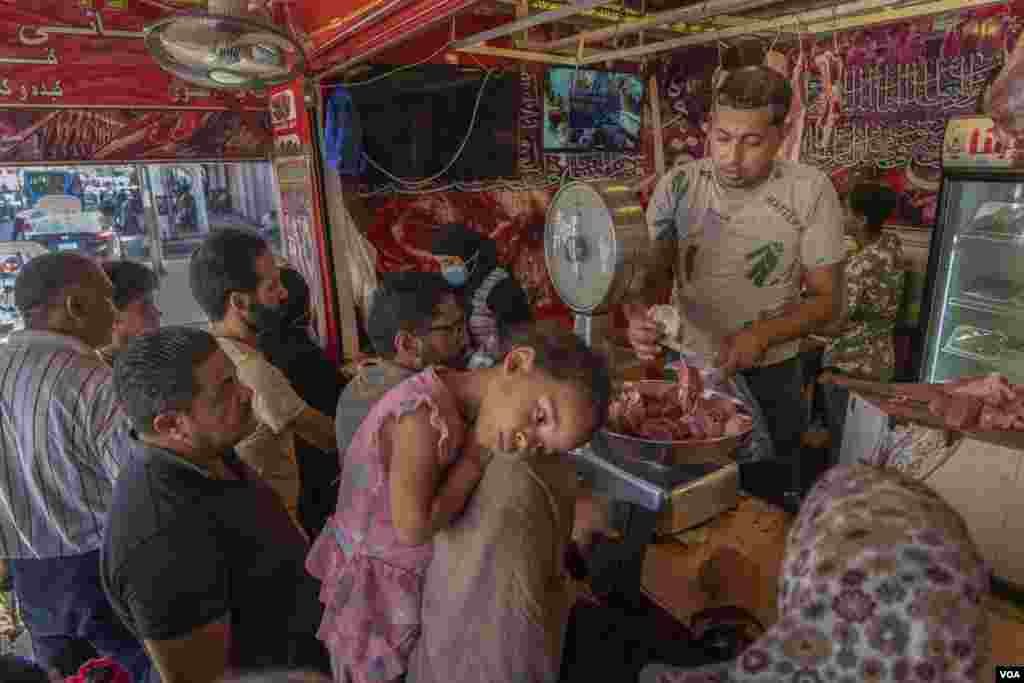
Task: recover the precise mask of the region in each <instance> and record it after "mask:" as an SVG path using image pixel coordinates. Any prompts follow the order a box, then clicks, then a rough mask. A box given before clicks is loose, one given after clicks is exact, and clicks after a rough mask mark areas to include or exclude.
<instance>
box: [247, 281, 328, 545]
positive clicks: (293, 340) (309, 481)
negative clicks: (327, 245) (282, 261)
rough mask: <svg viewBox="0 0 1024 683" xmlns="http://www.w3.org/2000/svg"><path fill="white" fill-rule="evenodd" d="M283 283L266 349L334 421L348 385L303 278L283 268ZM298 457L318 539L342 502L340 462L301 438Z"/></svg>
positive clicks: (303, 504) (306, 523)
mask: <svg viewBox="0 0 1024 683" xmlns="http://www.w3.org/2000/svg"><path fill="white" fill-rule="evenodd" d="M281 283H282V284H283V285H284V288H285V289H287V290H288V301H287V302H286V303H285V305H284V307H283V309H282V310H283V315H282V316H281V327H280V328H279V329H278V330H273V331H269V332H265V333H262V334H260V342H259V343H260V351H262V352H263V353H264V354H266V357H267V360H269V361H270V362H271V363H273V365H274V367H277V368H280V369H281V372H283V373H284V374H285V376H286V377H287V378H288V382H289V383H290V384H291V385H292V388H294V389H295V391H296V392H297V393H298V394H299V396H301V397H302V400H304V401H305V402H306V403H308V404H309V405H310V406H312V407H313V408H315V409H316V410H319V411H320V412H321V413H323V414H324V415H327V416H328V417H331V418H333V417H334V411H335V409H336V408H337V405H338V398H339V397H340V396H341V390H342V389H343V388H344V387H345V381H344V379H343V377H342V374H341V373H340V372H339V371H338V367H337V365H336V364H335V363H334V361H333V360H331V359H330V358H328V357H327V354H326V353H324V350H323V349H322V348H321V347H320V345H319V344H317V342H316V339H315V337H314V333H313V332H312V331H311V330H314V329H316V322H315V319H314V314H313V304H312V301H311V300H310V291H309V286H308V285H307V284H306V280H305V279H304V278H303V277H302V274H301V273H299V271H297V270H295V269H294V268H290V267H284V268H282V269H281ZM295 456H296V460H297V461H298V464H299V479H300V480H301V482H300V483H301V490H300V491H299V521H300V522H302V526H303V528H305V530H306V533H308V534H309V536H310V538H315V537H316V536H318V535H319V534H320V530H321V529H323V527H324V524H326V522H327V518H328V517H329V516H330V515H331V513H332V512H334V506H335V503H336V502H337V498H338V475H339V474H340V472H339V470H338V461H337V459H336V458H330V457H327V458H325V457H324V454H323V453H322V452H321V451H320V449H319V448H316V447H315V446H311V445H310V444H308V443H306V441H305V439H303V438H302V437H301V436H299V437H298V438H296V444H295Z"/></svg>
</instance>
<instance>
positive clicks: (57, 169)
mask: <svg viewBox="0 0 1024 683" xmlns="http://www.w3.org/2000/svg"><path fill="white" fill-rule="evenodd" d="M279 215H280V211H279V209H278V194H277V190H276V187H275V184H274V178H273V170H272V168H271V165H270V163H269V162H243V163H186V164H131V165H122V166H95V165H81V166H47V167H8V168H0V334H2V333H3V332H4V331H9V330H10V329H11V328H16V327H17V326H18V325H19V323H18V320H17V314H16V312H15V310H14V306H13V303H14V302H13V296H12V293H13V286H14V279H15V278H16V277H17V272H18V270H20V263H21V262H23V261H25V260H28V258H31V257H32V256H34V255H35V254H37V253H40V251H44V250H61V251H65V250H72V251H76V252H81V253H84V254H86V255H88V256H92V257H96V258H100V259H116V258H130V259H134V260H138V261H141V262H144V263H147V264H148V265H150V266H152V267H153V268H154V269H155V270H157V271H158V272H159V273H160V274H161V276H162V277H161V289H160V295H159V305H160V308H161V310H162V311H163V313H164V317H163V323H164V324H165V325H183V324H186V325H202V324H204V323H205V322H206V321H205V317H204V315H203V313H202V312H201V311H200V310H199V307H198V306H197V305H196V303H195V300H194V299H193V298H192V293H191V291H190V288H189V284H188V258H189V256H190V255H191V254H192V251H193V250H194V249H195V248H196V246H198V245H199V243H200V242H201V241H202V239H203V238H204V236H205V235H207V234H209V233H210V232H212V231H214V230H218V229H222V228H225V227H241V228H246V229H250V230H254V231H256V232H259V233H260V234H262V235H263V236H264V237H266V238H267V239H268V241H270V243H271V245H272V246H273V248H274V250H275V251H277V252H278V253H280V249H281V246H280V245H281V230H280V225H279V223H278V216H279Z"/></svg>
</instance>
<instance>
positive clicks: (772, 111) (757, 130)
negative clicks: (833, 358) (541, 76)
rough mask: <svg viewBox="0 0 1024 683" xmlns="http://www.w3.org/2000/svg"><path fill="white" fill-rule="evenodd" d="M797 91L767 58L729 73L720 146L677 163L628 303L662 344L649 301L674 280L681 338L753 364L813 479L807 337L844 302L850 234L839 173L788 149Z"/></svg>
mask: <svg viewBox="0 0 1024 683" xmlns="http://www.w3.org/2000/svg"><path fill="white" fill-rule="evenodd" d="M791 97H792V90H791V88H790V86H789V83H788V82H786V80H785V79H784V78H783V77H782V76H781V75H779V74H778V73H777V72H775V71H773V70H771V69H769V68H766V67H762V66H755V67H747V68H743V69H738V70H736V71H733V72H730V73H729V74H728V75H727V76H726V78H725V79H724V81H723V82H722V84H721V86H719V88H718V89H717V90H716V92H715V95H714V108H713V111H712V115H711V122H710V123H711V126H710V130H709V142H710V154H709V156H708V157H707V158H705V159H700V160H698V161H694V162H692V163H689V164H684V165H682V166H679V167H677V168H674V169H673V170H672V171H670V172H669V173H668V174H666V175H665V176H664V177H663V178H662V179H661V180H660V181H659V182H658V185H657V187H656V189H655V191H654V193H653V195H652V197H651V201H650V204H649V206H648V209H647V222H648V228H649V231H650V237H651V249H650V259H649V263H648V264H647V266H648V267H647V269H646V272H645V275H644V277H643V278H641V283H640V286H639V287H638V288H637V290H636V291H635V293H634V297H633V300H632V303H631V304H630V305H629V306H627V309H626V313H627V317H628V318H629V338H630V342H631V343H632V345H633V347H634V348H635V349H636V351H637V352H638V353H639V354H640V355H641V356H648V357H649V356H653V355H655V354H656V353H657V352H658V350H659V346H658V341H657V340H658V329H657V327H656V326H655V324H654V323H653V321H652V319H651V318H650V316H649V315H648V311H649V307H650V305H651V304H653V303H655V298H656V296H657V294H658V291H659V290H660V289H663V288H664V286H665V285H666V284H667V283H669V282H671V283H672V301H673V303H674V304H675V306H676V307H677V309H678V311H679V313H680V318H681V323H682V325H681V331H680V339H679V341H680V343H681V345H682V347H683V348H684V349H686V350H687V351H690V352H693V353H695V354H697V355H698V356H701V357H703V358H704V360H705V361H706V362H707V363H708V364H714V365H716V366H717V367H719V368H721V369H722V370H723V371H725V372H726V373H727V374H728V373H733V372H738V373H740V374H741V375H742V376H743V378H744V379H745V380H746V382H747V384H748V385H749V387H750V389H751V392H752V393H753V394H754V396H755V397H756V398H757V400H758V402H759V403H760V407H761V409H762V411H763V413H764V416H765V421H766V423H767V427H768V430H769V432H770V433H771V435H772V442H773V446H774V451H775V455H776V458H777V459H778V460H779V461H781V462H783V463H787V465H788V466H789V467H790V469H791V470H792V471H793V473H794V474H793V478H792V483H791V490H793V491H798V490H801V489H803V488H805V487H806V486H807V484H808V482H803V481H801V480H800V474H799V472H797V467H796V465H797V463H798V459H799V451H800V436H801V434H802V432H803V429H804V422H805V421H806V411H805V409H804V405H803V403H804V401H803V397H802V392H801V389H802V377H801V374H802V373H801V370H800V361H799V358H798V356H797V353H798V348H799V340H800V339H801V338H802V337H804V336H806V335H807V334H809V333H811V332H814V331H816V330H818V329H820V328H821V327H824V326H826V325H827V324H828V323H829V322H831V321H832V320H834V319H835V318H837V317H838V315H839V313H840V311H841V298H842V295H841V291H842V288H841V278H842V269H841V262H842V260H843V258H844V246H843V228H842V224H843V223H842V219H843V211H842V207H841V205H840V203H839V199H838V197H837V195H836V192H835V189H834V188H833V187H832V184H831V182H830V181H829V179H828V178H827V177H826V176H825V175H824V174H823V173H821V172H820V171H818V170H816V169H814V168H811V167H809V166H805V165H802V164H798V163H793V162H790V161H785V160H781V159H778V158H777V155H778V152H779V149H780V147H781V145H782V142H783V139H784V138H785V133H786V115H787V113H788V110H789V104H790V99H791ZM802 289H803V296H802V295H801V290H802Z"/></svg>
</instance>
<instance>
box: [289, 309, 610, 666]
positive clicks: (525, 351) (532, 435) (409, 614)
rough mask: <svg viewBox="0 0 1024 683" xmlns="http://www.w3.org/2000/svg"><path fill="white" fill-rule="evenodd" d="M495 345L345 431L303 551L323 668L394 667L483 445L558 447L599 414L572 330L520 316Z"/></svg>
mask: <svg viewBox="0 0 1024 683" xmlns="http://www.w3.org/2000/svg"><path fill="white" fill-rule="evenodd" d="M507 348H508V349H509V351H508V353H507V354H506V355H505V356H504V358H503V360H502V361H501V362H500V363H499V364H498V365H496V366H495V367H493V368H486V369H479V370H469V371H465V372H458V371H454V370H446V369H442V368H428V369H427V370H424V371H423V372H421V373H419V374H418V375H415V376H413V377H411V378H409V379H408V380H406V381H404V382H403V383H402V384H400V385H398V386H397V387H395V388H394V389H392V390H391V391H389V392H388V393H387V394H385V395H384V397H383V398H382V399H381V400H380V401H379V402H378V403H377V404H376V405H374V407H373V409H372V410H371V411H370V414H369V415H368V416H367V418H366V419H365V420H364V421H363V423H362V425H361V426H360V428H359V430H358V431H357V432H356V435H355V436H354V437H353V439H352V442H351V444H349V446H348V450H347V452H346V453H345V456H344V458H345V459H344V461H343V462H342V472H343V474H342V481H341V489H340V491H339V494H338V506H337V510H336V511H335V514H334V515H333V517H332V518H331V520H330V521H329V522H328V524H327V526H326V527H325V529H324V531H323V533H321V535H320V536H319V538H317V540H316V542H315V543H314V544H313V548H312V550H310V554H309V557H308V559H307V562H306V568H307V569H308V570H309V572H310V573H311V574H312V575H313V576H315V577H317V578H318V579H320V581H321V582H322V584H323V585H322V587H321V591H320V600H321V602H323V603H324V607H325V609H324V617H323V620H322V622H321V624H320V630H319V632H318V634H317V635H318V637H319V638H320V639H321V640H322V641H324V643H325V645H326V646H327V649H328V650H329V651H330V653H331V663H332V668H333V670H334V678H335V681H338V682H339V683H350V682H351V683H371V682H373V683H376V682H387V681H394V680H395V679H398V678H399V677H401V676H402V675H403V674H404V673H405V670H406V664H407V662H408V659H409V655H410V654H411V652H412V650H413V647H414V646H415V644H416V641H417V639H418V637H419V633H420V596H421V586H422V578H423V575H424V573H425V571H426V568H427V565H428V564H429V562H430V559H431V557H432V554H433V545H432V542H431V541H432V539H433V536H434V534H435V533H437V531H439V530H440V529H443V528H445V527H447V526H448V525H449V524H450V523H451V522H452V521H453V520H454V519H455V518H456V517H457V516H458V515H459V514H460V513H461V511H462V510H463V508H464V507H465V504H466V501H467V500H468V499H469V496H470V495H471V494H472V492H473V490H474V489H475V487H476V485H477V483H478V482H479V481H480V479H481V477H482V476H483V472H484V469H485V468H486V467H487V463H488V462H489V459H490V451H492V450H493V451H502V452H510V451H524V450H537V449H543V450H546V451H553V452H562V451H568V450H570V449H572V448H576V447H578V446H580V445H582V444H583V443H585V442H586V441H588V440H589V438H590V435H591V434H592V433H593V431H594V430H595V429H597V428H598V427H600V426H601V425H602V424H603V422H604V418H605V415H606V414H607V408H608V401H609V396H610V394H611V380H610V376H609V372H608V367H607V365H606V364H605V362H604V360H603V359H601V358H600V357H599V356H597V355H596V354H594V353H593V352H591V351H590V350H589V349H588V348H586V346H584V345H583V344H582V342H580V340H579V339H578V338H577V337H576V336H575V335H574V334H573V333H572V332H571V331H569V330H567V329H565V328H564V327H562V326H560V325H558V324H556V323H537V324H531V325H524V326H522V327H520V328H518V329H514V330H512V331H511V332H510V334H509V336H508V346H507ZM474 416H475V419H474Z"/></svg>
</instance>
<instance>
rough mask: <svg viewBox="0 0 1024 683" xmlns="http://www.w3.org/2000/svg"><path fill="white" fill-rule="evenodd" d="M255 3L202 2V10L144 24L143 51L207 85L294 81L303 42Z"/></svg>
mask: <svg viewBox="0 0 1024 683" xmlns="http://www.w3.org/2000/svg"><path fill="white" fill-rule="evenodd" d="M259 4H261V3H251V2H250V1H249V0H207V3H206V10H205V11H203V10H198V11H190V12H180V13H175V14H172V15H170V16H167V17H165V18H163V19H159V20H157V21H155V22H153V23H151V24H149V25H148V26H146V49H147V50H148V51H149V53H150V55H152V57H153V58H154V59H155V60H156V61H157V63H158V64H160V66H161V67H162V68H163V69H164V70H165V71H169V72H170V73H172V74H174V75H175V76H177V77H178V78H181V79H182V80H185V81H188V82H190V83H195V84H197V85H201V86H205V87H207V88H217V89H230V90H262V89H264V88H266V87H268V86H273V85H278V84H280V83H286V82H288V81H291V80H294V79H295V78H297V77H298V76H299V75H300V74H301V73H302V72H303V70H304V69H305V64H306V58H305V54H304V53H303V50H302V46H301V45H300V44H299V43H298V41H296V40H295V38H294V37H293V36H291V35H290V34H289V33H287V32H285V31H283V30H282V29H281V28H279V27H278V26H277V25H276V24H274V22H273V19H272V18H271V16H270V13H269V11H268V10H266V9H265V7H262V8H261V7H258V5H259ZM254 5H257V7H256V8H254V7H253V6H254Z"/></svg>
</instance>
